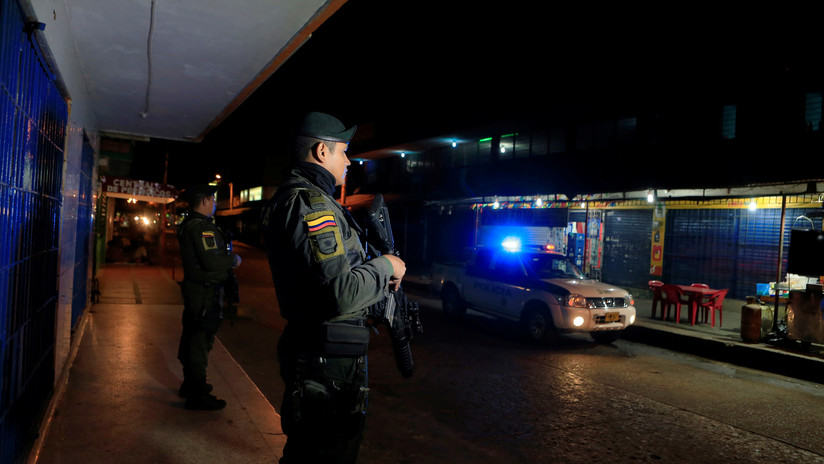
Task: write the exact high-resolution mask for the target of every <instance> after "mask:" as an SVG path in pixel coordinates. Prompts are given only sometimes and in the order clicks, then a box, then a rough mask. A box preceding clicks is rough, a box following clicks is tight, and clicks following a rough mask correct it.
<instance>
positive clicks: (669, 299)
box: [661, 284, 685, 324]
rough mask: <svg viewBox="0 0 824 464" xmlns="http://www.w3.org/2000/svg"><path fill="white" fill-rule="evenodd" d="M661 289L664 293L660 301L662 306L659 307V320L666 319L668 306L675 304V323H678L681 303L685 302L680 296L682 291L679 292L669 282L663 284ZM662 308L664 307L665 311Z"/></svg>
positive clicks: (668, 311) (668, 310)
mask: <svg viewBox="0 0 824 464" xmlns="http://www.w3.org/2000/svg"><path fill="white" fill-rule="evenodd" d="M661 290H662V291H663V293H664V300H663V301H662V303H663V304H664V306H663V307H662V308H661V320H662V321H663V320H666V319H668V318H669V313H670V308H671V307H672V306H675V323H676V324H679V323H680V322H681V305H682V304H685V302H684V301H683V300H682V298H681V297H682V296H683V293H681V290H680V289H679V288H678V287H676V286H675V285H671V284H664V285H663V286H662V287H661ZM664 308H666V312H664Z"/></svg>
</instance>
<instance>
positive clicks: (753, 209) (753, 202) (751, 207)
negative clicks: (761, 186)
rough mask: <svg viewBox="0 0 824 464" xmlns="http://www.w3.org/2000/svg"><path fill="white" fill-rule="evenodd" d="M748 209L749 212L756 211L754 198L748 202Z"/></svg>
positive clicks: (756, 206)
mask: <svg viewBox="0 0 824 464" xmlns="http://www.w3.org/2000/svg"><path fill="white" fill-rule="evenodd" d="M749 209H750V211H755V210H756V209H758V205H757V204H756V202H755V198H753V199H752V200H750V206H749Z"/></svg>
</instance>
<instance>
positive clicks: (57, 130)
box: [0, 0, 67, 464]
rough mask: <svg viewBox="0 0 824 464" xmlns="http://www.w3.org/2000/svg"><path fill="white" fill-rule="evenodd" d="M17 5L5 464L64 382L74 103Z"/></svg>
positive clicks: (9, 91)
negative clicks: (63, 292) (64, 270)
mask: <svg viewBox="0 0 824 464" xmlns="http://www.w3.org/2000/svg"><path fill="white" fill-rule="evenodd" d="M22 18H23V16H22V14H21V11H20V9H19V6H18V4H17V3H16V2H15V1H14V0H0V208H2V216H0V379H2V383H0V463H3V464H6V463H13V462H19V461H20V460H21V459H22V458H23V456H24V455H25V452H26V450H27V447H28V446H29V445H30V443H31V442H32V441H33V438H34V435H35V434H36V432H37V430H36V428H37V426H38V424H39V423H40V419H41V418H42V414H43V412H44V410H45V408H46V406H47V405H48V401H49V398H50V396H51V393H52V388H53V384H54V345H55V339H54V331H55V311H56V307H57V276H58V230H59V225H60V206H61V189H62V172H63V159H64V156H63V146H64V140H65V127H66V120H67V105H66V101H65V100H64V98H63V97H62V96H61V95H60V93H59V91H58V89H57V87H56V85H55V82H54V76H53V75H52V74H51V72H50V71H49V69H48V68H47V66H46V65H45V64H44V60H43V59H42V55H41V54H40V52H39V49H38V47H37V45H36V44H35V43H34V41H33V40H32V38H31V36H30V35H29V34H28V33H27V32H26V31H25V23H24V21H23V19H22Z"/></svg>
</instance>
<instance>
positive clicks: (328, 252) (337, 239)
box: [303, 210, 346, 262]
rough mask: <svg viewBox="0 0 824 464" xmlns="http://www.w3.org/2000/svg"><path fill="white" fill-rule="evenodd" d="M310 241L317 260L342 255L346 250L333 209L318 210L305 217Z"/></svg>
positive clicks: (304, 220)
mask: <svg viewBox="0 0 824 464" xmlns="http://www.w3.org/2000/svg"><path fill="white" fill-rule="evenodd" d="M303 222H304V223H305V224H306V231H307V234H308V235H309V243H311V245H312V251H313V253H314V255H315V260H316V261H318V262H320V261H324V260H326V259H329V258H332V257H335V256H341V255H343V254H344V253H345V252H346V250H344V248H343V240H342V239H341V233H340V227H339V226H338V223H337V220H336V219H335V214H334V213H333V212H332V211H328V210H327V211H318V212H315V213H309V214H307V215H306V216H304V217H303Z"/></svg>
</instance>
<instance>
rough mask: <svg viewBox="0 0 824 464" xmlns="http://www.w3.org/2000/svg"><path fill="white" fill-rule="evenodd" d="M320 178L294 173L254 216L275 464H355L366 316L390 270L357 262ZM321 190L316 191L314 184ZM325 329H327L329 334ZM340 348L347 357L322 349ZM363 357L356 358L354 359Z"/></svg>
mask: <svg viewBox="0 0 824 464" xmlns="http://www.w3.org/2000/svg"><path fill="white" fill-rule="evenodd" d="M321 169H322V168H320V167H317V166H314V165H311V164H310V163H299V165H298V167H297V168H295V169H293V170H292V172H291V173H290V175H289V176H288V178H287V179H286V181H285V182H284V183H283V185H282V186H281V187H280V188H279V189H278V192H277V193H276V194H275V196H274V197H273V198H272V199H271V200H270V201H269V203H268V204H267V206H266V208H265V209H264V212H263V217H262V221H263V226H264V234H265V238H266V244H267V248H268V254H269V265H270V267H271V270H272V278H273V281H274V284H275V291H276V293H277V298H278V303H279V306H280V311H281V314H282V316H283V317H284V318H285V319H287V320H288V324H287V326H286V328H285V330H284V332H283V335H282V336H281V339H280V342H279V344H278V359H279V361H280V369H281V376H282V377H283V380H284V383H285V385H286V392H285V394H284V401H283V405H282V409H281V420H282V425H283V431H284V433H286V435H287V437H288V440H287V443H286V446H285V447H284V451H283V459H282V460H281V462H282V463H291V462H354V461H355V459H356V457H357V453H358V448H359V446H360V441H361V436H362V430H363V424H364V416H365V410H366V401H367V395H366V393H367V388H366V386H367V378H366V371H367V366H366V356H365V350H366V347H365V346H363V352H362V353H358V349H357V344H358V343H359V340H362V341H363V343H364V344H365V343H366V342H368V337H369V332H368V329H367V328H366V327H364V319H365V317H366V313H367V308H368V307H369V306H370V305H372V304H374V303H376V302H378V301H380V300H381V299H382V298H384V297H385V296H386V295H387V292H388V284H389V278H390V276H391V274H392V272H393V269H392V264H391V263H390V262H389V260H387V259H386V258H377V259H373V260H370V261H367V260H366V255H365V253H364V250H363V247H362V245H361V243H360V241H359V239H360V237H359V234H360V228H359V227H358V225H357V224H355V222H354V221H353V220H352V219H351V216H350V215H349V214H348V212H347V211H345V210H344V209H343V207H342V206H341V205H340V204H339V203H338V202H337V201H335V200H334V199H333V198H332V197H331V196H330V194H329V192H328V190H329V187H328V186H329V185H330V184H329V182H331V185H334V180H333V179H331V180H330V179H326V183H325V185H327V189H326V190H324V189H323V188H322V187H319V186H318V179H323V177H324V176H326V175H328V176H329V177H331V175H329V174H328V173H327V174H324V171H321ZM320 184H321V185H324V182H320ZM330 323H332V324H330ZM330 339H336V340H342V341H344V342H345V343H344V344H343V345H346V344H347V343H351V345H349V347H350V348H352V349H353V351H352V352H347V349H348V348H346V347H344V348H343V349H342V350H341V347H340V346H337V347H334V346H332V347H330V345H334V343H332V344H330V343H329V341H330ZM361 354H362V355H361Z"/></svg>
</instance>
